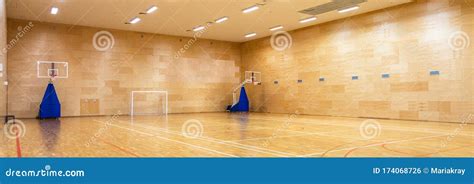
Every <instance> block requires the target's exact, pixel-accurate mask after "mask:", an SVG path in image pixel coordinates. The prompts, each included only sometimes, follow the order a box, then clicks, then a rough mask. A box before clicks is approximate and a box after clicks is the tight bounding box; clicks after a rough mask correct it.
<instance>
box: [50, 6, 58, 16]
mask: <svg viewBox="0 0 474 184" xmlns="http://www.w3.org/2000/svg"><path fill="white" fill-rule="evenodd" d="M58 12H59V8H58V7H54V6H53V7H51V14H53V15H56V14H58Z"/></svg>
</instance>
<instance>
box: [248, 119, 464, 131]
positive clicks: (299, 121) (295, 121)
mask: <svg viewBox="0 0 474 184" xmlns="http://www.w3.org/2000/svg"><path fill="white" fill-rule="evenodd" d="M309 116H311V115H309ZM334 118H338V117H334ZM249 119H254V120H265V121H277V122H280V121H281V122H285V121H284V120H270V119H266V118H259V117H254V118H249ZM351 119H354V120H356V119H360V120H365V119H362V118H351ZM367 119H370V118H367ZM374 120H377V121H379V120H380V121H384V119H374ZM318 121H319V120H318ZM320 121H338V122H336V124H332V123H324V122H307V121H304V120H292V121H291V122H290V123H300V124H312V125H330V126H343V127H351V128H358V125H357V124H356V125H345V124H339V121H345V120H320ZM386 121H395V120H390V119H388V120H386ZM401 121H406V120H401ZM386 123H389V124H390V123H392V122H386ZM429 123H445V122H429ZM383 124H384V123H381V125H382V127H383V126H384V125H383ZM459 124H461V123H454V124H453V125H459ZM387 126H388V128H386V129H389V130H397V131H408V132H421V133H432V134H445V133H446V132H445V133H443V132H434V131H430V130H419V129H420V128H419V127H418V128H417V127H408V128H407V129H400V128H396V126H395V125H385V127H387ZM410 128H417V129H410ZM422 128H423V127H422ZM449 128H453V131H454V129H455V127H449ZM459 135H462V136H471V135H470V134H465V133H459Z"/></svg>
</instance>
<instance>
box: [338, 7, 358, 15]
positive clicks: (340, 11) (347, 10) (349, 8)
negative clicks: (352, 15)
mask: <svg viewBox="0 0 474 184" xmlns="http://www.w3.org/2000/svg"><path fill="white" fill-rule="evenodd" d="M357 9H359V6H351V7H347V8H343V9H339V10H337V12H339V13H345V12H350V11H354V10H357Z"/></svg>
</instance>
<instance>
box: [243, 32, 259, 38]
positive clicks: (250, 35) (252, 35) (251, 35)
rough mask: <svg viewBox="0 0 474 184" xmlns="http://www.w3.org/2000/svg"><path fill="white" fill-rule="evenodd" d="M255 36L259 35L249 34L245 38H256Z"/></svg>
mask: <svg viewBox="0 0 474 184" xmlns="http://www.w3.org/2000/svg"><path fill="white" fill-rule="evenodd" d="M255 35H257V33H249V34H246V35H245V38H250V37H254V36H255Z"/></svg>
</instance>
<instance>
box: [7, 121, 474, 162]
mask: <svg viewBox="0 0 474 184" xmlns="http://www.w3.org/2000/svg"><path fill="white" fill-rule="evenodd" d="M20 120H21V121H22V122H23V123H24V125H25V132H24V133H25V134H24V136H23V137H20V138H14V137H13V138H12V137H11V136H7V134H6V133H5V132H8V130H5V129H6V128H7V126H6V125H3V127H2V132H4V133H2V134H1V135H0V143H1V146H0V147H1V149H0V156H2V157H472V156H474V125H472V124H463V123H438V122H423V121H400V120H367V119H362V118H341V117H328V116H307V115H285V114H266V113H250V114H246V113H237V114H229V113H191V114H171V115H168V116H167V117H163V116H136V117H134V118H131V117H130V116H102V117H80V118H79V117H76V118H61V120H58V121H56V120H42V121H39V120H36V119H20Z"/></svg>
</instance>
